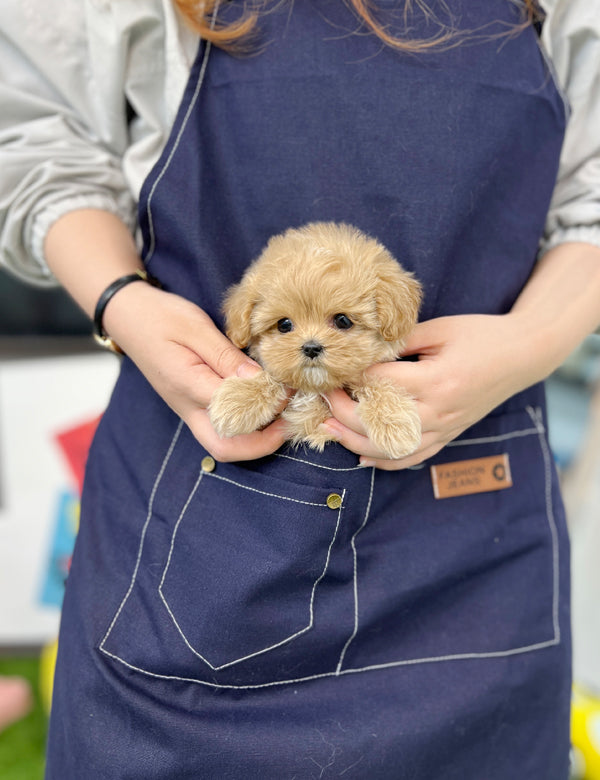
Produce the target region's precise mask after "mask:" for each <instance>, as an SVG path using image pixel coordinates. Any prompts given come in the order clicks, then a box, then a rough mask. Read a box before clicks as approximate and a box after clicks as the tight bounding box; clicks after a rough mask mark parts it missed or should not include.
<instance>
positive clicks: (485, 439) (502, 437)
mask: <svg viewBox="0 0 600 780" xmlns="http://www.w3.org/2000/svg"><path fill="white" fill-rule="evenodd" d="M536 433H538V429H537V428H524V429H523V430H522V431H511V432H510V433H501V434H499V435H498V436H480V437H478V438H476V439H455V440H454V441H449V442H448V444H446V447H460V446H462V445H465V444H489V443H490V442H494V441H506V440H507V439H516V438H517V437H520V436H532V435H533V434H536Z"/></svg>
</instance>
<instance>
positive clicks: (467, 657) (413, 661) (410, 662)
mask: <svg viewBox="0 0 600 780" xmlns="http://www.w3.org/2000/svg"><path fill="white" fill-rule="evenodd" d="M559 643H560V640H557V639H549V640H547V641H545V642H538V643H537V644H535V645H528V646H526V647H515V648H511V649H510V650H498V651H495V652H489V653H463V654H457V655H445V656H433V657H431V658H409V659H407V660H405V661H391V662H390V663H387V664H373V665H372V666H362V667H360V668H357V669H342V671H341V672H339V673H338V672H337V671H335V672H323V673H322V674H313V675H310V676H309V677H297V678H295V679H292V680H276V681H274V682H267V683H258V684H256V685H222V684H219V683H212V682H209V681H208V680H198V679H197V678H195V677H179V676H177V675H169V674H158V673H156V672H149V671H148V670H147V669H140V668H139V667H138V666H134V665H133V664H130V663H128V662H127V661H125V660H123V658H120V657H119V656H118V655H114V654H113V653H109V652H108V651H107V650H105V649H104V648H100V649H101V650H102V652H103V653H104V654H105V655H107V656H109V657H110V658H113V659H114V660H115V661H119V662H120V663H122V664H123V665H124V666H126V667H127V668H128V669H133V670H134V671H136V672H141V673H142V674H146V675H148V676H149V677H155V678H157V679H159V680H177V681H179V682H189V683H196V684H198V685H206V686H208V687H209V688H227V689H232V690H244V691H247V690H254V689H257V688H273V687H275V686H276V685H294V684H296V683H301V682H309V681H311V680H322V679H325V678H326V677H341V676H342V675H345V674H359V673H361V672H373V671H380V670H382V669H391V668H394V667H398V666H417V665H418V664H431V663H440V662H444V661H475V660H483V659H487V658H505V657H508V656H513V655H522V654H524V653H532V652H534V651H535V650H543V649H544V648H547V647H553V646H555V645H557V644H559Z"/></svg>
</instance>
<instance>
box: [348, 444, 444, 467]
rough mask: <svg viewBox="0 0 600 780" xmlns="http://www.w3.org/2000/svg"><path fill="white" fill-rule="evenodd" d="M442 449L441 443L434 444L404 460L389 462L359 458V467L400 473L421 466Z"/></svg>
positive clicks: (420, 449) (386, 460)
mask: <svg viewBox="0 0 600 780" xmlns="http://www.w3.org/2000/svg"><path fill="white" fill-rule="evenodd" d="M443 447H444V443H443V442H439V441H438V442H436V443H435V444H431V445H430V446H428V447H425V448H423V447H419V449H418V450H417V451H416V452H413V453H412V454H411V455H407V456H406V457H405V458H400V459H398V460H390V459H387V458H369V457H368V456H367V457H361V459H360V465H361V466H365V467H369V466H372V467H374V468H377V469H381V470H382V471H401V470H402V469H409V468H414V467H415V466H421V465H423V464H424V463H425V462H426V461H427V460H429V458H432V457H433V456H434V455H436V454H437V453H438V452H439V451H440V450H441V449H442V448H443Z"/></svg>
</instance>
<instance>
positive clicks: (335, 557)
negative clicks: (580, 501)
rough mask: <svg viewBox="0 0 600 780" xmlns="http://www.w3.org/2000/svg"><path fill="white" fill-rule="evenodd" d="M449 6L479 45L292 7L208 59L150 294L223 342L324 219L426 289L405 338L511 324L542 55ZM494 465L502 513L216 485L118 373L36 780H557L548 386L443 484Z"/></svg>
mask: <svg viewBox="0 0 600 780" xmlns="http://www.w3.org/2000/svg"><path fill="white" fill-rule="evenodd" d="M395 5H396V3H394V2H382V3H381V4H380V6H381V9H382V13H383V14H385V13H389V14H390V16H389V17H384V18H385V19H387V21H388V22H390V23H391V24H392V29H393V23H394V20H395V19H396V18H397V17H395V16H394V15H393V12H394V7H395ZM449 7H450V9H451V10H452V12H453V16H454V20H455V23H456V24H457V26H458V27H459V28H460V29H463V30H479V29H481V28H483V30H484V32H485V35H481V36H480V37H479V38H477V39H475V40H474V39H472V40H470V42H468V43H465V44H464V45H461V46H458V47H456V48H452V49H449V50H447V51H435V52H432V53H429V54H426V55H423V54H422V55H412V54H402V53H398V52H395V51H393V50H392V49H390V48H386V47H384V46H383V45H382V44H381V42H380V41H379V40H378V39H377V38H376V37H375V36H373V35H365V34H360V35H357V34H353V33H354V32H355V31H356V26H357V23H356V20H355V19H354V17H353V16H352V15H351V13H350V12H349V11H348V9H347V8H346V7H345V6H344V4H343V3H342V2H341V0H319V2H316V0H315V2H311V1H310V0H296V2H295V3H280V4H278V5H275V6H274V7H273V9H272V10H271V12H270V13H269V14H268V15H266V16H265V17H264V18H263V19H262V20H261V33H262V38H261V41H260V43H261V44H262V48H261V50H260V53H256V54H254V55H253V56H246V57H241V58H240V57H233V56H230V55H228V54H226V53H224V52H222V51H219V50H216V49H214V48H211V47H210V46H208V45H201V46H200V49H199V54H198V58H197V61H196V63H195V66H194V68H193V71H192V73H191V77H190V81H189V84H188V86H187V90H186V93H185V97H184V100H183V104H182V107H181V110H180V113H179V116H178V118H177V121H176V124H175V127H174V129H173V132H172V135H171V138H170V141H169V143H168V145H167V147H166V149H165V151H164V154H163V155H162V158H161V159H160V160H159V162H158V164H157V165H156V167H155V169H154V171H153V172H152V174H151V175H150V177H149V179H148V181H147V182H146V184H145V187H144V191H143V194H142V199H141V204H140V219H141V224H142V230H143V235H144V240H145V250H144V257H145V261H146V264H147V266H148V267H149V269H150V271H152V272H153V273H154V274H155V275H156V276H158V277H159V278H160V279H161V280H162V282H163V283H164V284H165V286H166V287H167V288H168V289H169V290H171V291H174V292H176V293H180V294H181V295H183V296H186V297H188V298H191V299H192V300H194V301H195V302H196V303H198V304H199V305H200V306H202V307H203V308H204V309H205V310H206V311H207V312H208V313H209V314H210V315H211V316H212V317H213V318H214V320H215V321H216V322H217V323H218V324H219V325H220V324H221V315H220V303H221V299H222V295H223V291H224V290H225V288H226V287H227V286H228V285H229V284H231V283H232V282H234V281H236V280H237V279H239V277H240V275H241V274H242V272H243V270H244V268H245V267H246V265H247V264H248V263H249V262H250V261H251V260H252V259H253V258H254V257H255V256H256V255H257V253H258V252H259V250H260V249H261V248H262V247H263V245H264V244H265V242H266V241H267V239H268V238H269V236H270V235H271V234H273V233H277V232H279V231H281V230H283V229H285V228H287V227H289V226H297V225H301V224H303V223H306V222H309V221H311V220H340V221H344V222H349V223H352V224H355V225H357V226H358V227H359V228H361V229H363V230H364V231H365V232H367V233H370V234H371V235H373V236H376V237H377V238H378V239H379V240H381V241H382V242H383V243H384V244H386V245H387V246H388V248H389V249H390V250H391V251H392V253H393V254H394V255H395V256H396V257H397V258H398V259H399V260H401V262H402V263H403V264H404V265H405V266H406V267H407V268H409V269H411V270H413V271H414V272H415V273H416V275H417V276H418V278H419V279H420V280H421V281H422V283H423V286H424V291H425V300H424V306H423V311H422V318H423V319H428V318H431V317H437V316H442V315H451V314H462V313H473V312H479V313H491V314H499V313H503V312H506V311H508V310H509V309H510V307H511V306H512V304H513V302H514V300H515V298H516V296H517V295H518V293H519V291H520V289H521V288H522V287H523V285H524V284H525V282H526V280H527V278H528V276H529V274H530V273H531V270H532V268H533V265H534V263H535V258H536V250H537V243H538V238H539V236H540V234H541V231H542V227H543V224H544V218H545V214H546V210H547V208H548V204H549V199H550V196H551V193H552V189H553V185H554V180H555V175H556V170H557V164H558V157H559V152H560V147H561V142H562V135H563V129H564V121H565V111H564V105H563V102H562V99H561V97H560V95H559V94H558V92H557V90H556V87H555V85H554V83H553V80H552V78H551V75H550V74H549V70H548V66H547V64H546V63H545V61H544V58H543V56H542V54H541V52H540V49H539V47H538V43H537V40H536V37H535V33H534V31H533V30H527V31H525V32H523V33H522V34H519V35H517V36H513V37H510V38H506V37H503V38H498V37H495V34H496V33H498V32H500V31H502V30H504V29H505V27H504V26H503V25H506V24H507V23H510V24H513V23H514V22H515V20H516V19H517V15H516V10H515V6H514V5H513V4H512V3H509V2H505V0H486V2H485V3H480V2H476V1H475V0H452V2H449ZM236 13H239V7H238V6H236V5H235V4H229V5H227V6H224V7H223V11H222V18H231V17H233V16H235V14H236ZM401 18H402V17H401V15H400V19H401ZM411 31H412V33H413V34H415V35H422V36H425V37H427V36H429V35H430V34H431V32H432V30H431V28H430V27H428V25H427V23H426V22H425V21H424V20H422V19H419V18H415V19H414V20H413V25H412V27H411ZM363 32H364V31H363ZM501 453H507V454H508V457H509V459H510V465H511V469H512V475H513V481H514V486H513V487H511V488H509V489H507V490H502V491H499V492H488V493H481V494H478V495H467V496H462V497H454V498H448V499H442V500H436V499H435V498H434V495H433V490H432V482H431V477H430V473H429V468H428V465H429V464H427V466H423V467H421V468H415V469H411V470H407V471H403V472H398V473H392V472H381V471H376V470H373V469H363V468H360V467H359V466H358V460H357V457H356V456H355V455H353V454H352V453H350V452H348V451H347V450H345V449H343V448H342V447H341V446H339V445H337V444H331V445H329V446H328V447H327V448H326V449H325V452H324V453H323V454H322V455H318V454H316V453H314V452H311V451H308V450H304V449H297V450H293V449H290V448H288V447H284V448H282V450H281V451H279V452H278V453H276V454H275V455H273V456H271V457H266V458H263V459H261V460H258V461H255V462H249V463H243V462H241V463H234V464H221V463H217V464H216V468H214V470H210V468H209V469H207V468H206V464H205V461H204V463H203V458H204V457H205V456H206V452H205V451H204V450H203V449H202V447H201V446H200V445H199V444H198V443H197V442H196V441H195V440H194V439H193V437H192V436H191V434H190V433H189V431H188V429H187V428H186V427H185V426H184V425H183V424H182V423H181V422H180V421H179V420H178V419H176V417H175V415H174V414H173V413H172V412H171V411H170V410H169V409H168V408H167V407H166V405H165V404H164V403H163V402H162V400H160V399H159V398H158V397H157V396H156V395H155V394H154V392H153V391H152V390H151V388H150V387H149V385H148V384H147V382H146V381H145V379H144V378H143V377H142V376H141V375H140V373H139V372H138V371H137V369H136V368H135V367H134V366H133V364H132V363H131V362H130V361H129V360H127V359H125V360H124V363H123V369H122V373H121V376H120V379H119V381H118V384H117V387H116V390H115V392H114V396H113V398H112V401H111V404H110V407H109V409H108V410H107V412H106V415H105V416H104V419H103V421H102V423H101V426H100V428H99V431H98V434H97V437H96V439H95V442H94V444H93V447H92V452H91V455H90V462H89V469H88V474H87V479H86V485H85V491H84V499H83V516H82V523H81V532H80V535H79V538H78V542H77V549H76V552H75V556H74V561H73V567H72V572H71V576H70V581H69V584H68V588H67V595H66V599H65V605H64V614H63V623H62V633H61V638H60V646H61V650H60V658H59V662H58V668H57V679H56V690H55V699H54V705H53V707H54V709H53V718H52V724H51V729H50V731H51V734H50V745H49V753H48V778H51V779H52V780H65V778H67V779H69V780H70V779H72V780H75V779H77V780H78V779H79V778H84V777H85V778H107V779H108V778H110V780H115V779H116V778H140V779H142V778H143V780H151V779H153V778H156V779H157V780H158V778H160V779H161V780H164V779H165V778H173V779H177V780H179V779H181V778H195V779H197V778H210V779H212V778H235V779H236V780H248V778H268V779H269V780H283V779H284V778H288V779H289V780H293V778H298V779H301V778H333V777H344V778H348V779H350V778H369V779H371V778H375V779H376V780H378V779H379V778H381V780H392V779H393V780H408V779H409V778H410V779H411V780H413V779H416V780H451V779H456V780H514V778H516V777H527V778H531V780H565V778H566V777H567V756H568V726H569V724H568V717H569V689H570V679H569V662H570V646H569V626H568V576H569V575H568V543H567V537H566V531H565V522H564V514H563V509H562V504H561V500H560V496H559V492H558V486H557V478H556V474H555V469H554V466H553V463H552V457H551V454H550V451H549V448H548V442H547V437H546V422H545V412H544V401H543V391H542V390H541V388H539V387H535V388H532V389H531V390H529V391H527V392H525V393H522V394H520V395H519V396H517V397H515V398H513V399H511V400H510V401H508V402H507V403H505V404H503V406H502V407H501V408H499V409H497V410H495V412H494V413H493V414H492V415H490V416H489V417H488V418H486V419H485V420H483V421H482V422H480V423H478V424H477V425H476V426H475V427H474V428H472V429H470V430H469V431H467V432H466V433H465V434H464V435H463V436H461V437H460V438H459V439H458V440H456V441H454V442H452V443H451V444H450V445H448V446H447V447H446V448H445V449H444V450H443V451H442V452H440V453H439V454H438V455H437V456H436V457H435V458H433V459H432V462H434V463H448V462H454V461H462V460H466V459H471V458H480V457H484V456H488V455H496V454H501ZM331 494H335V495H338V496H340V497H341V506H337V505H336V503H335V502H333V503H332V502H331V501H330V502H328V500H327V499H328V497H329V496H330V495H331ZM330 505H331V507H330Z"/></svg>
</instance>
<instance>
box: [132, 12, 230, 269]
mask: <svg viewBox="0 0 600 780" xmlns="http://www.w3.org/2000/svg"><path fill="white" fill-rule="evenodd" d="M218 10H219V2H217V3H216V5H215V8H214V11H213V15H212V19H211V22H210V29H211V30H212V29H213V28H214V25H215V22H216V19H217V11H218ZM210 50H211V42H210V41H206V42H205V49H204V57H203V58H202V65H201V67H200V73H199V74H198V81H197V83H196V88H195V90H194V94H193V96H192V99H191V100H190V104H189V106H188V110H187V111H186V114H185V117H184V118H183V122H182V123H181V127H180V128H179V132H178V133H177V137H176V138H175V141H174V143H173V146H172V148H171V151H170V153H169V156H168V157H167V159H166V161H165V164H164V165H163V167H162V169H161V171H160V173H159V174H158V176H157V177H156V180H155V182H154V184H153V185H152V188H151V190H150V193H149V194H148V200H147V202H146V215H147V218H148V230H149V232H150V247H149V249H148V252H147V254H146V257H145V264H146V267H148V266H149V265H150V262H151V260H152V257H153V255H154V250H155V249H156V235H155V233H154V220H153V218H152V198H153V197H154V193H155V191H156V188H157V187H158V185H159V184H160V182H161V180H162V178H163V176H164V175H165V173H166V172H167V169H168V168H169V166H170V165H171V162H172V160H173V157H174V156H175V153H176V151H177V149H178V147H179V143H180V141H181V138H182V136H183V133H184V132H185V129H186V127H187V123H188V121H189V118H190V116H191V114H192V111H193V110H194V107H195V105H196V101H197V99H198V95H199V94H200V89H201V88H202V84H203V82H204V76H205V73H206V66H207V64H208V55H209V54H210Z"/></svg>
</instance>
